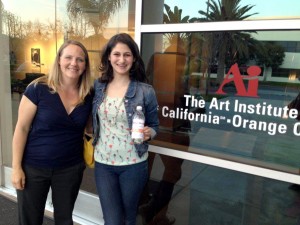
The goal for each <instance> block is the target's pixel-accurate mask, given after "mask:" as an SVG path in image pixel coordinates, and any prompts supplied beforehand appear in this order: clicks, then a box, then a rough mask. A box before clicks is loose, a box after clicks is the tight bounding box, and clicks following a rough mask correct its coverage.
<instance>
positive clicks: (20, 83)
mask: <svg viewBox="0 0 300 225" xmlns="http://www.w3.org/2000/svg"><path fill="white" fill-rule="evenodd" d="M32 3H33V1H28V0H9V1H4V8H3V13H2V30H1V31H2V34H1V43H3V45H2V46H5V47H4V48H1V49H0V50H1V57H3V59H5V60H1V65H0V71H1V73H2V74H3V75H5V74H6V76H1V77H0V84H1V88H0V97H1V105H5V108H3V107H2V108H1V113H0V115H1V122H0V124H1V132H0V133H1V141H2V145H3V148H2V149H3V150H4V151H3V161H4V165H5V166H9V167H10V166H11V157H12V156H11V140H12V134H13V130H14V128H15V125H16V122H17V117H18V106H19V102H20V99H21V97H22V93H23V92H24V90H25V88H26V86H27V85H28V84H29V83H30V82H31V81H32V80H33V79H35V78H37V77H40V76H44V75H47V73H48V72H49V69H50V68H51V65H52V63H53V60H54V59H55V56H56V52H57V50H58V48H59V47H60V45H61V44H62V43H63V42H64V41H65V40H69V39H73V40H77V41H80V42H81V43H83V44H84V45H85V47H86V48H87V50H88V53H89V57H90V63H91V72H92V75H93V76H94V77H97V76H99V72H98V67H99V63H100V52H101V49H102V47H103V46H104V45H105V44H106V43H107V41H108V40H109V38H110V37H111V36H113V35H114V34H116V33H120V32H125V33H129V34H130V35H131V36H132V37H133V36H134V27H135V21H134V20H135V1H134V0H129V1H122V0H121V1H100V2H99V1H97V2H93V1H85V0H76V1H71V0H62V1H54V0H48V1H40V2H39V3H36V2H34V4H32ZM55 3H56V5H55ZM2 87H3V88H2ZM4 128H5V130H3V129H4ZM82 189H84V190H87V191H90V192H92V193H96V190H95V185H94V179H93V175H92V170H88V171H87V172H86V173H85V177H84V182H83V183H82Z"/></svg>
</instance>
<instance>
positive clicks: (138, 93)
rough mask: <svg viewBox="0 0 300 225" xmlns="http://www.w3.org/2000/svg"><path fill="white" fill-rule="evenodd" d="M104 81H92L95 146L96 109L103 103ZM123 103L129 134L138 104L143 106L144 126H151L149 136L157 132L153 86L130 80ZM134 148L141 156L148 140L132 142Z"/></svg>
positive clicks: (156, 108)
mask: <svg viewBox="0 0 300 225" xmlns="http://www.w3.org/2000/svg"><path fill="white" fill-rule="evenodd" d="M106 85H107V84H106V83H100V82H99V80H96V81H95V82H94V91H95V95H94V100H93V111H92V113H93V137H94V141H93V145H94V146H96V144H97V142H98V140H99V136H100V122H101V121H100V119H99V117H98V109H99V107H100V104H101V103H103V100H104V98H105V89H106ZM124 105H125V111H126V117H127V121H128V126H129V131H128V132H129V133H130V135H131V129H132V116H133V113H134V111H135V109H136V106H138V105H140V106H142V108H143V112H144V115H145V126H148V127H150V128H152V131H153V132H152V135H151V138H154V136H155V135H156V133H157V132H158V126H159V120H158V103H157V99H156V95H155V91H154V89H153V87H152V86H151V85H149V84H146V83H141V82H137V81H133V80H131V81H130V83H129V86H128V89H127V92H126V94H125V96H124ZM134 146H135V149H136V151H137V153H138V155H139V157H142V156H143V154H144V153H145V152H147V150H148V142H143V143H142V144H134Z"/></svg>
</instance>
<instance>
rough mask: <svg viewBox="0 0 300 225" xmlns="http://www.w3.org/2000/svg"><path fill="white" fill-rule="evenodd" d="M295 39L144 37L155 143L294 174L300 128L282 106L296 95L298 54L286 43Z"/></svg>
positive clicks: (293, 34)
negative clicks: (156, 122) (155, 107)
mask: <svg viewBox="0 0 300 225" xmlns="http://www.w3.org/2000/svg"><path fill="white" fill-rule="evenodd" d="M299 34H300V33H299V31H258V32H243V31H236V32H207V33H163V34H144V35H143V37H142V40H143V42H142V43H144V44H143V46H142V49H143V58H144V60H145V62H146V65H147V74H148V76H149V80H150V82H151V83H152V85H153V86H154V88H155V90H156V93H157V98H158V101H159V105H160V112H159V116H160V133H159V135H158V137H157V138H156V139H154V140H153V144H154V145H158V146H163V147H169V148H176V149H179V150H182V151H190V152H194V153H198V154H205V155H206V154H208V155H211V156H214V157H220V158H224V159H229V160H234V161H236V160H237V161H239V162H244V163H250V164H253V165H257V166H263V167H267V168H272V169H276V170H283V171H286V172H290V173H298V171H299V170H298V167H299V166H298V165H299V162H298V158H299V156H300V155H299V151H298V150H297V149H298V145H299V143H300V140H299V135H300V133H299V132H300V128H299V126H300V123H299V122H298V121H297V120H296V119H295V118H296V116H295V115H294V114H293V113H292V111H290V112H289V111H288V108H287V105H288V104H289V102H290V101H292V100H293V99H294V98H295V97H296V96H297V94H298V93H299V72H300V66H299V62H300V54H299V52H297V51H295V50H290V49H289V48H286V46H287V44H286V43H289V42H292V43H295V42H296V43H298V42H299V41H300V39H299V36H300V35H299ZM282 43H285V44H284V45H283V44H282ZM293 45H294V44H293ZM249 159H250V161H249Z"/></svg>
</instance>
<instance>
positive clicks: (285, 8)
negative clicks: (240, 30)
mask: <svg viewBox="0 0 300 225" xmlns="http://www.w3.org/2000/svg"><path fill="white" fill-rule="evenodd" d="M218 2H219V1H217V0H208V1H207V0H198V1H194V0H185V1H180V0H175V1H174V0H166V1H159V0H155V1H153V0H144V1H143V18H142V23H143V24H164V23H191V22H195V21H197V22H203V21H209V22H213V21H237V20H269V19H291V18H293V19H294V18H300V12H299V7H300V2H299V1H298V0H290V1H278V2H276V4H272V5H270V3H271V2H270V1H260V0H243V1H236V0H234V1H224V2H226V3H228V4H225V5H221V7H220V6H219V3H218ZM220 2H223V1H220ZM243 7H245V8H243ZM221 8H222V9H221ZM241 9H242V11H243V12H244V13H242V14H240V13H237V11H238V10H241Z"/></svg>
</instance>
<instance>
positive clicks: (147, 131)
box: [144, 126, 151, 141]
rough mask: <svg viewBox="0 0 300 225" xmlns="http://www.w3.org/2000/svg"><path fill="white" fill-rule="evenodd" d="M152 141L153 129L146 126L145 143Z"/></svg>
mask: <svg viewBox="0 0 300 225" xmlns="http://www.w3.org/2000/svg"><path fill="white" fill-rule="evenodd" d="M149 140H151V128H150V127H147V126H145V127H144V141H149Z"/></svg>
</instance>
